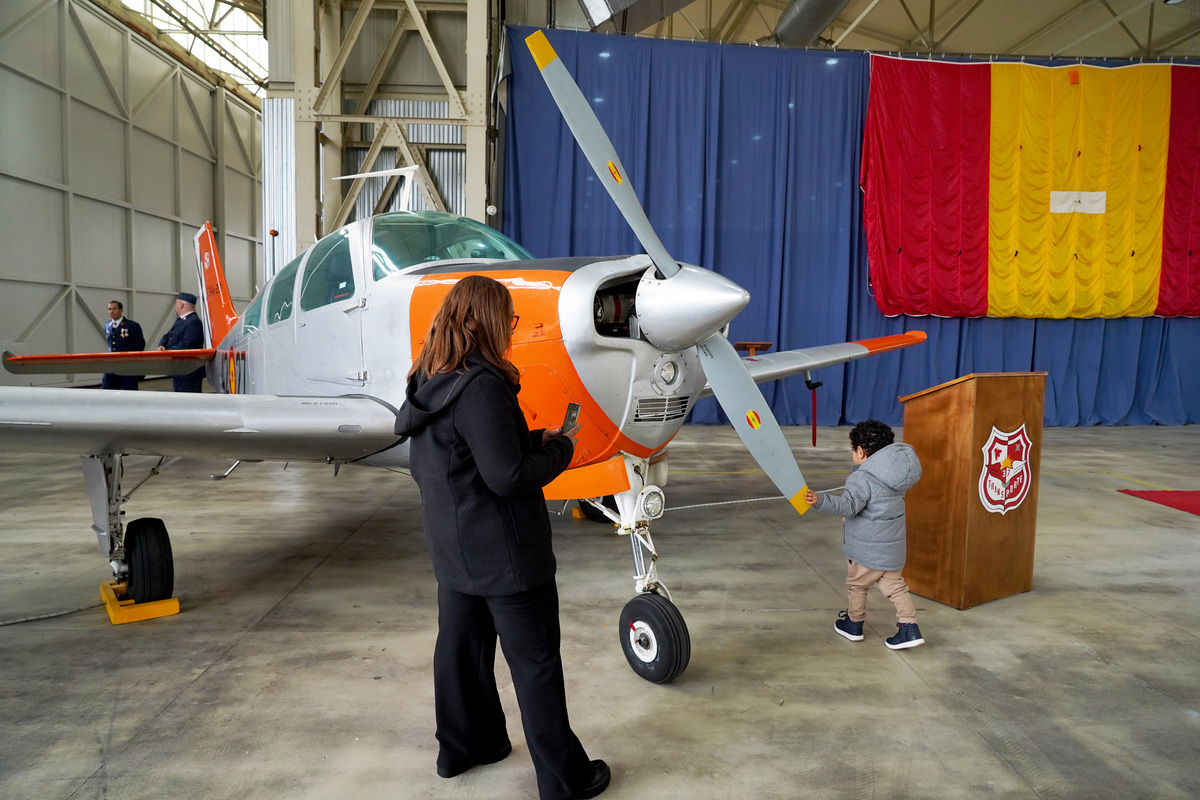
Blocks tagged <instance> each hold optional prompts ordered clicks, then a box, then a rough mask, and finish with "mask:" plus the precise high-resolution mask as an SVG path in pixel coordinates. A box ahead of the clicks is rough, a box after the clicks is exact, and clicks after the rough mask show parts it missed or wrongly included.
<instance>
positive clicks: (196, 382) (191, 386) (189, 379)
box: [171, 370, 204, 392]
mask: <svg viewBox="0 0 1200 800" xmlns="http://www.w3.org/2000/svg"><path fill="white" fill-rule="evenodd" d="M203 381H204V370H198V371H196V372H191V373H188V374H187V375H172V376H171V388H172V389H174V390H175V391H177V392H202V391H204V387H203V386H202V385H201V384H202V382H203Z"/></svg>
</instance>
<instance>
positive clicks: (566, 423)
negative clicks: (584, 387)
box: [562, 403, 579, 433]
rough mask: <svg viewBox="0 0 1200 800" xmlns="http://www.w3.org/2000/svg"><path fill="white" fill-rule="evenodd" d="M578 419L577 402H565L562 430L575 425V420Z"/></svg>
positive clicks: (564, 430)
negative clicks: (565, 413)
mask: <svg viewBox="0 0 1200 800" xmlns="http://www.w3.org/2000/svg"><path fill="white" fill-rule="evenodd" d="M577 419H579V403H568V404H567V415H566V416H565V417H563V423H562V431H563V433H566V432H567V431H569V430H571V428H574V427H575V421H576V420H577Z"/></svg>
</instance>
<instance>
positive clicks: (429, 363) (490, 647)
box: [396, 275, 610, 800]
mask: <svg viewBox="0 0 1200 800" xmlns="http://www.w3.org/2000/svg"><path fill="white" fill-rule="evenodd" d="M516 322H517V316H516V315H515V314H514V313H513V305H512V298H511V297H510V296H509V293H508V290H507V289H506V288H505V287H504V285H503V284H501V283H499V282H497V281H494V280H492V279H491V278H486V277H483V276H481V275H471V276H468V277H466V278H464V279H462V280H461V281H459V282H458V283H457V284H455V285H454V287H453V288H452V289H451V290H450V292H449V294H448V295H447V296H446V299H445V301H444V302H443V303H442V306H441V308H440V309H439V310H438V312H437V315H436V316H435V317H434V319H433V324H432V325H431V326H430V330H429V335H428V336H427V337H426V341H425V345H424V347H423V348H422V350H421V352H420V354H419V355H418V356H417V358H416V360H415V362H414V364H413V367H412V370H411V371H410V373H409V382H408V388H407V393H406V399H405V403H404V405H403V406H402V407H401V408H400V411H399V414H398V417H397V421H396V433H397V434H399V435H404V436H408V437H410V445H409V446H410V451H409V453H410V464H411V468H412V476H413V478H414V479H415V480H416V482H417V486H418V487H419V488H420V490H421V518H422V521H423V523H424V527H425V540H426V543H427V545H428V547H429V555H430V558H431V559H432V561H433V572H434V576H435V577H436V578H437V582H438V637H437V644H436V645H435V648H434V656H433V683H434V704H435V711H436V717H437V740H438V743H439V750H438V759H437V772H438V775H440V776H441V777H443V778H453V777H454V776H456V775H459V774H461V773H462V772H465V771H466V770H468V769H470V768H472V767H475V766H478V765H480V764H492V763H495V762H497V761H500V760H502V759H504V758H506V757H507V756H508V755H509V753H511V752H512V745H511V743H510V742H509V738H508V732H507V729H506V726H505V718H504V711H503V709H502V708H501V705H500V696H499V693H498V692H497V689H496V676H495V662H496V639H497V636H498V637H499V640H500V647H501V649H502V650H503V652H504V657H505V659H506V660H507V661H508V665H509V669H510V671H511V673H512V680H513V687H514V689H515V690H516V695H517V702H518V704H519V706H520V709H521V723H522V726H523V728H524V730H525V742H526V744H527V746H528V747H529V754H530V756H531V758H532V759H533V765H534V768H535V770H536V771H537V781H538V793H539V796H540V798H541V800H576V799H577V798H578V799H582V798H590V797H595V796H597V795H599V794H600V793H601V792H603V791H604V790H605V789H606V788H608V784H609V780H610V772H609V768H608V765H607V764H605V763H604V762H603V761H599V760H596V761H591V760H589V759H588V756H587V753H586V752H585V751H584V749H583V745H581V744H580V742H579V739H578V738H577V737H576V736H575V734H574V732H573V731H572V730H571V725H570V721H569V719H568V716H567V698H566V689H565V686H564V682H563V670H562V656H561V654H560V651H559V645H560V639H561V633H560V629H559V619H558V587H557V586H556V584H555V580H554V574H555V568H556V564H555V558H554V550H553V548H552V547H551V541H550V539H551V531H550V518H549V515H548V514H547V513H546V504H545V502H546V501H545V497H544V496H543V494H542V487H543V486H545V485H546V484H547V483H549V482H550V481H551V480H553V479H554V478H555V477H556V476H557V475H558V474H559V473H561V472H562V471H563V470H564V469H566V467H567V466H568V464H570V462H571V456H572V455H573V454H574V450H575V439H574V435H575V432H576V431H577V430H578V426H575V427H572V428H571V429H570V430H568V431H563V430H561V429H557V430H535V431H530V430H529V428H528V426H527V425H526V424H525V418H524V416H523V415H522V413H521V409H520V408H519V406H518V405H517V397H516V395H517V392H518V391H519V390H520V386H519V383H518V382H519V380H520V376H519V374H518V372H517V368H516V367H515V366H513V364H512V363H511V362H510V361H509V360H508V359H507V358H505V353H506V352H507V351H508V349H509V347H510V345H511V342H512V331H513V329H514V328H515V327H516Z"/></svg>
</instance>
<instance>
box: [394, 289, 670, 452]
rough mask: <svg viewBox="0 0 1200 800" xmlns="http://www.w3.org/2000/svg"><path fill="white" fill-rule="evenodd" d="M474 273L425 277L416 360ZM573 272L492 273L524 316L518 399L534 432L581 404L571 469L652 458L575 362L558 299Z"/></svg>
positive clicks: (517, 354)
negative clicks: (596, 396)
mask: <svg viewBox="0 0 1200 800" xmlns="http://www.w3.org/2000/svg"><path fill="white" fill-rule="evenodd" d="M469 274H471V273H467V272H462V273H441V274H438V275H431V276H429V277H426V278H422V279H421V281H420V283H418V284H417V287H416V289H414V290H413V296H412V304H411V307H410V309H409V333H410V336H409V341H411V342H412V343H413V344H412V352H413V358H414V359H416V357H417V354H418V353H419V352H420V351H421V347H422V345H424V344H425V337H426V336H427V335H428V334H429V325H430V323H432V322H433V317H434V314H436V313H437V310H438V308H439V307H440V306H441V304H442V300H444V299H445V297H446V294H447V293H448V292H449V291H450V287H451V286H453V285H454V284H455V283H457V282H458V281H459V280H461V279H462V278H465V277H466V276H467V275H469ZM570 275H571V273H569V272H559V271H555V270H535V271H531V272H518V271H516V270H513V271H512V272H497V271H489V272H488V273H487V277H489V278H494V279H495V280H498V281H500V282H501V283H503V284H504V285H505V286H507V287H508V290H509V293H510V294H511V295H512V299H513V308H514V309H515V312H516V314H517V315H518V316H519V317H520V318H521V319H520V322H519V323H518V324H517V329H516V331H514V332H513V342H512V350H511V351H510V352H509V358H510V359H511V360H512V362H513V363H514V364H515V365H516V366H517V369H518V370H520V372H521V393H520V394H519V395H517V399H518V400H519V401H520V404H521V410H522V411H523V412H524V413H525V420H526V422H528V423H529V427H530V428H531V429H537V428H557V427H558V426H559V425H560V424H561V423H562V419H563V416H564V415H565V414H566V411H567V403H570V402H575V403H579V405H580V409H579V435H578V437H576V438H577V447H576V448H575V457H574V458H573V459H572V460H571V467H572V468H574V467H582V466H585V465H587V464H597V463H600V462H602V461H607V460H608V459H610V458H612V457H613V456H615V455H616V454H617V453H618V452H622V451H623V452H626V453H631V454H633V455H635V456H638V457H640V458H648V457H649V456H650V455H651V453H653V452H654V450H652V449H650V448H648V447H644V446H642V445H640V444H638V443H637V442H634V441H633V440H631V439H629V438H628V437H626V436H624V435H623V434H622V433H621V430H620V428H618V427H617V425H616V423H614V422H613V421H612V420H610V419H609V418H608V415H606V414H605V413H604V412H603V411H602V410H601V408H600V405H599V404H598V403H597V402H596V401H595V400H593V399H592V396H591V395H590V394H589V393H588V391H587V389H586V387H585V386H584V384H583V381H582V380H581V379H580V377H579V373H578V372H577V371H576V369H575V364H574V363H573V362H572V361H571V357H570V355H569V354H568V353H567V349H566V347H565V346H564V345H563V341H562V329H561V328H560V327H559V324H558V298H559V293H560V292H561V291H562V285H563V282H564V281H566V279H567V278H568V277H570Z"/></svg>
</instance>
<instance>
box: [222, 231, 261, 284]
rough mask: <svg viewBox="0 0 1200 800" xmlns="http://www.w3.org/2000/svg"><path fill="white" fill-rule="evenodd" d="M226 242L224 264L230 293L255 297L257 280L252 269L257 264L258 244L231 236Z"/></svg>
mask: <svg viewBox="0 0 1200 800" xmlns="http://www.w3.org/2000/svg"><path fill="white" fill-rule="evenodd" d="M225 241H226V244H225V252H224V253H222V259H223V261H222V263H223V264H224V266H225V279H226V280H227V281H228V282H229V291H230V292H232V293H233V294H235V295H237V296H239V297H247V298H249V297H253V296H254V293H255V291H256V280H255V275H254V271H253V270H252V269H251V268H250V267H251V266H252V265H253V264H255V263H256V258H255V252H256V251H257V249H258V243H257V242H255V241H252V240H249V239H239V238H237V237H236V236H230V237H229V238H228V239H226V240H225Z"/></svg>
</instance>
